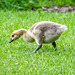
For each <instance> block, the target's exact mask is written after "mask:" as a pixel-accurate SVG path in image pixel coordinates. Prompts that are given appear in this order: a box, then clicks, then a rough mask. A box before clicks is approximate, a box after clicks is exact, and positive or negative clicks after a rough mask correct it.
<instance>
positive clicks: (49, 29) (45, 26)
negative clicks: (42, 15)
mask: <svg viewBox="0 0 75 75" xmlns="http://www.w3.org/2000/svg"><path fill="white" fill-rule="evenodd" d="M65 30H67V27H66V26H65V25H61V24H58V23H54V22H50V21H42V22H38V23H35V24H34V25H33V26H32V27H31V28H30V29H29V30H26V29H19V30H16V31H14V32H13V33H12V34H11V40H10V42H9V43H11V42H12V41H14V40H16V39H18V38H20V37H21V36H22V35H23V39H24V40H25V41H27V42H31V43H32V42H34V41H35V42H36V43H37V44H38V47H37V48H36V49H35V52H37V51H38V50H39V49H40V48H41V47H42V44H43V43H52V45H53V46H54V48H55V51H57V48H56V42H55V41H56V40H57V39H58V38H59V37H60V35H61V34H62V33H63V32H64V31H65Z"/></svg>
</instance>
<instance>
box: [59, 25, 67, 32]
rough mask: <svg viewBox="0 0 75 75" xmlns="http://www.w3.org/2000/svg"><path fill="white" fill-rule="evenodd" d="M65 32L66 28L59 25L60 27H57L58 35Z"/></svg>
mask: <svg viewBox="0 0 75 75" xmlns="http://www.w3.org/2000/svg"><path fill="white" fill-rule="evenodd" d="M66 30H67V26H65V25H61V26H60V27H59V30H58V33H62V32H64V31H66Z"/></svg>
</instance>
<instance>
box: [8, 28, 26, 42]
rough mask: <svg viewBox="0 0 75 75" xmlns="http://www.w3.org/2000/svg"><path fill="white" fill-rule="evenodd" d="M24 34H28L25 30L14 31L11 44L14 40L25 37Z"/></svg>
mask: <svg viewBox="0 0 75 75" xmlns="http://www.w3.org/2000/svg"><path fill="white" fill-rule="evenodd" d="M24 32H26V30H24V29H19V30H16V31H14V32H13V33H12V34H11V36H10V37H11V39H10V42H9V43H11V42H12V41H14V40H16V39H18V38H20V37H21V36H22V35H23V33H24Z"/></svg>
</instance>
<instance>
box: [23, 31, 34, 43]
mask: <svg viewBox="0 0 75 75" xmlns="http://www.w3.org/2000/svg"><path fill="white" fill-rule="evenodd" d="M23 39H24V40H25V41H27V42H34V38H33V36H31V33H30V32H29V30H28V31H26V33H25V34H23Z"/></svg>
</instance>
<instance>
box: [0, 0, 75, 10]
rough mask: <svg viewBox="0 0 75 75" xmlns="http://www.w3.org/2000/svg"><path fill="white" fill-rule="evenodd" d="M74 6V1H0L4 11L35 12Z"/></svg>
mask: <svg viewBox="0 0 75 75" xmlns="http://www.w3.org/2000/svg"><path fill="white" fill-rule="evenodd" d="M55 5H60V6H74V5H75V1H74V0H0V7H1V8H0V9H4V10H7V9H8V10H32V9H33V10H36V9H39V10H40V8H43V7H49V6H55Z"/></svg>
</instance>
